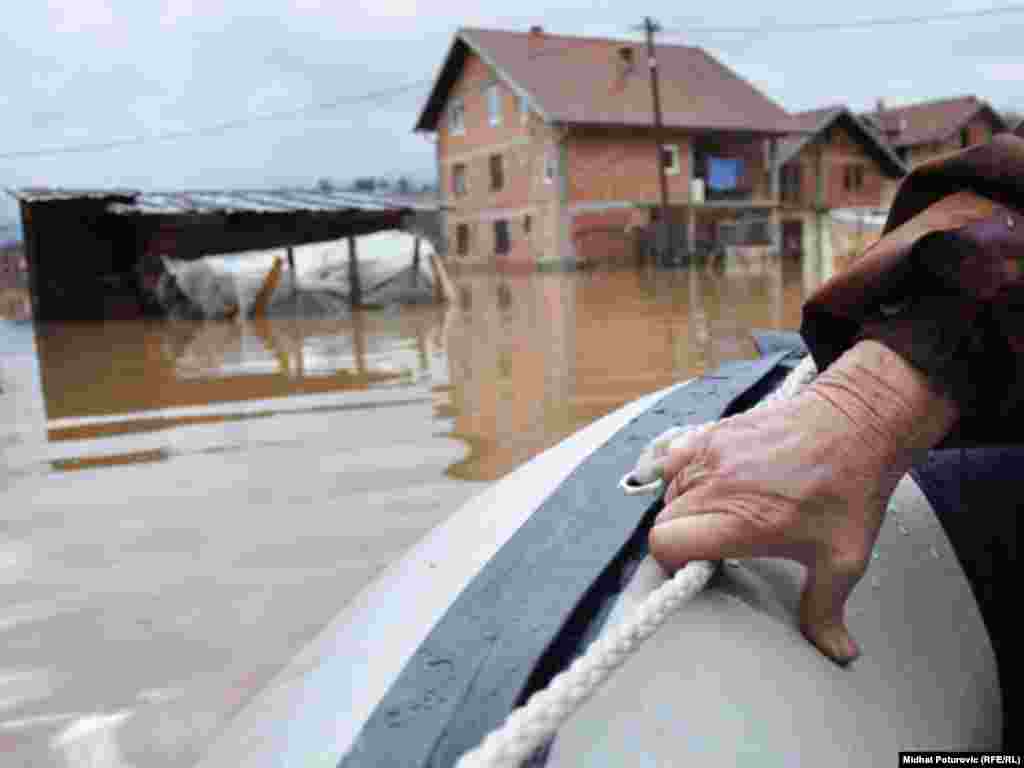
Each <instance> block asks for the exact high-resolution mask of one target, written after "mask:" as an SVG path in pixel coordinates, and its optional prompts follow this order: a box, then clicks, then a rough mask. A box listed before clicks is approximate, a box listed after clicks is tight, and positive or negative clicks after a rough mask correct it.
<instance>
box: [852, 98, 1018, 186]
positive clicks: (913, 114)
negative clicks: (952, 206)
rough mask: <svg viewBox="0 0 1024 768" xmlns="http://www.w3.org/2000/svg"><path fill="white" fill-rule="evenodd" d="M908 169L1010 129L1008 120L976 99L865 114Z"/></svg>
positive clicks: (882, 108)
mask: <svg viewBox="0 0 1024 768" xmlns="http://www.w3.org/2000/svg"><path fill="white" fill-rule="evenodd" d="M862 117H863V118H865V119H866V120H867V121H868V124H869V125H870V126H871V127H872V128H873V129H874V130H875V131H876V132H877V133H878V135H879V136H881V137H882V138H883V139H884V140H885V141H886V142H888V144H889V145H890V146H891V147H892V148H893V150H894V151H895V152H896V154H897V155H898V156H899V157H900V159H901V160H902V161H903V162H904V164H905V165H906V166H907V167H908V168H914V167H916V166H918V165H920V164H921V163H923V162H925V161H926V160H930V159H932V158H934V157H938V156H939V155H944V154H946V153H948V152H955V151H956V150H958V149H963V148H964V147H968V146H970V145H972V144H980V143H982V142H986V141H988V140H989V139H991V138H992V136H993V135H994V134H996V133H1001V132H1003V131H1007V130H1009V127H1008V126H1007V125H1006V121H1005V120H1004V119H1003V118H1002V116H1001V115H1000V114H999V113H997V112H996V111H995V110H994V109H992V107H990V106H989V105H988V104H987V103H986V102H984V101H982V100H981V99H979V98H978V97H976V96H961V97H958V98H953V99H941V100H938V101H925V102H920V103H917V104H908V105H905V106H901V107H886V106H885V104H884V102H882V101H881V100H879V102H878V106H877V107H876V109H875V111H874V112H870V113H867V114H865V115H862Z"/></svg>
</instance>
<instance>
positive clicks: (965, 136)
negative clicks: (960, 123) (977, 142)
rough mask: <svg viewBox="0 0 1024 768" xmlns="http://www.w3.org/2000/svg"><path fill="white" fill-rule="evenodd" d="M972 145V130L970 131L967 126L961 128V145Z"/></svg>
mask: <svg viewBox="0 0 1024 768" xmlns="http://www.w3.org/2000/svg"><path fill="white" fill-rule="evenodd" d="M970 145H971V134H970V131H968V130H967V127H966V126H965V127H963V128H961V129H960V146H961V147H969V146H970Z"/></svg>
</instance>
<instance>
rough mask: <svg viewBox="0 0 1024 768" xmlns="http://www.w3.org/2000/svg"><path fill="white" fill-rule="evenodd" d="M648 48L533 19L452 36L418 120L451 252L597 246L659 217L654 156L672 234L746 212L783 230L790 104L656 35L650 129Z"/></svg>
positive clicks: (508, 258)
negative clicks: (432, 146)
mask: <svg viewBox="0 0 1024 768" xmlns="http://www.w3.org/2000/svg"><path fill="white" fill-rule="evenodd" d="M647 58H648V57H647V53H646V49H645V47H644V46H643V45H642V44H639V43H635V42H629V41H620V40H610V39H596V38H580V37H565V36H556V35H550V34H547V33H545V32H544V31H543V30H542V29H540V28H536V27H535V28H533V29H532V30H531V31H530V32H528V33H518V32H507V31H496V30H481V29H463V30H460V31H459V32H458V33H457V34H456V36H455V40H454V42H453V43H452V45H451V48H450V49H449V52H448V55H447V57H446V59H445V61H444V64H443V67H442V69H441V72H440V74H439V76H438V78H437V80H436V82H435V85H434V87H433V90H432V91H431V94H430V96H429V98H428V101H427V103H426V105H425V107H424V109H423V111H422V114H421V116H420V118H419V120H418V122H417V124H416V129H417V130H418V131H422V132H428V133H434V134H436V137H437V143H436V149H437V164H438V178H439V180H440V186H441V202H442V204H443V205H444V207H445V211H446V215H445V219H446V222H445V231H446V235H447V239H448V243H449V254H450V259H451V260H452V261H453V262H455V263H476V264H489V265H494V266H499V267H501V266H512V265H523V266H533V265H536V264H544V263H564V262H566V261H573V260H576V259H578V258H580V257H581V255H584V256H585V255H586V253H584V252H586V251H589V252H591V253H600V254H603V255H607V254H609V253H610V252H613V251H614V250H615V247H616V242H619V244H620V245H622V242H623V241H622V240H619V241H616V239H615V236H614V235H615V233H619V234H621V233H624V232H626V231H628V230H629V229H630V228H633V227H641V226H645V225H647V224H649V223H650V222H651V220H652V217H654V216H656V213H655V211H656V210H657V206H658V203H659V197H660V195H659V169H658V163H662V164H663V165H664V168H665V173H666V179H667V186H668V196H669V202H670V206H671V210H672V218H673V221H674V222H677V224H676V231H677V236H678V238H679V239H680V240H685V241H686V242H687V243H693V242H696V241H700V240H702V239H707V238H714V237H715V236H716V235H717V233H718V231H719V228H720V226H721V225H723V224H729V223H730V222H733V221H735V220H737V219H738V218H741V217H745V216H750V215H751V214H753V215H758V216H761V217H763V218H764V219H765V220H767V221H770V222H771V226H770V227H769V229H768V231H767V234H768V236H769V237H770V238H772V239H774V240H776V241H777V232H778V226H777V224H778V221H777V213H778V211H777V207H778V206H777V202H778V175H777V173H773V171H772V169H773V168H776V167H777V163H775V162H774V158H775V157H776V153H777V148H778V141H779V140H780V139H781V138H782V137H784V136H785V135H787V134H789V133H791V131H792V125H791V122H790V118H789V116H788V115H787V114H786V112H785V111H784V110H783V109H782V108H781V107H780V106H778V105H777V104H775V103H774V102H772V101H771V100H770V99H768V98H767V97H766V96H764V95H763V94H762V93H760V92H759V91H758V90H757V89H755V88H754V87H753V86H752V85H750V84H749V83H748V82H746V81H745V80H743V79H742V78H740V77H739V76H738V75H736V74H735V73H733V72H732V71H730V70H729V69H727V68H726V67H725V66H723V65H722V64H721V63H719V62H718V61H716V60H715V59H714V58H712V57H711V56H709V55H708V54H707V53H705V52H704V51H703V50H701V49H700V48H694V47H689V46H676V45H659V46H658V48H657V62H658V70H659V73H660V86H661V103H662V113H663V129H662V131H661V133H660V135H656V134H655V131H654V127H653V124H654V121H653V101H652V97H651V90H650V82H649V71H648V61H647ZM694 180H699V181H698V183H697V184H694V183H693V182H694ZM595 237H596V238H597V242H596V243H595V241H594V238H595Z"/></svg>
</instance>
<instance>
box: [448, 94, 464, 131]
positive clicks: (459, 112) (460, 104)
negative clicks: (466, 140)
mask: <svg viewBox="0 0 1024 768" xmlns="http://www.w3.org/2000/svg"><path fill="white" fill-rule="evenodd" d="M456 116H458V120H456ZM448 133H449V134H450V135H452V136H465V135H466V100H465V99H463V98H462V97H461V96H456V97H454V98H453V99H452V100H451V102H449V104H448Z"/></svg>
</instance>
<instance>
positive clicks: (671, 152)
mask: <svg viewBox="0 0 1024 768" xmlns="http://www.w3.org/2000/svg"><path fill="white" fill-rule="evenodd" d="M665 153H668V156H669V157H671V159H672V162H671V163H669V164H668V165H665ZM661 164H662V167H663V168H664V169H665V175H666V176H678V175H679V174H680V173H681V172H682V166H681V165H680V162H679V145H678V144H662V145H661Z"/></svg>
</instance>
